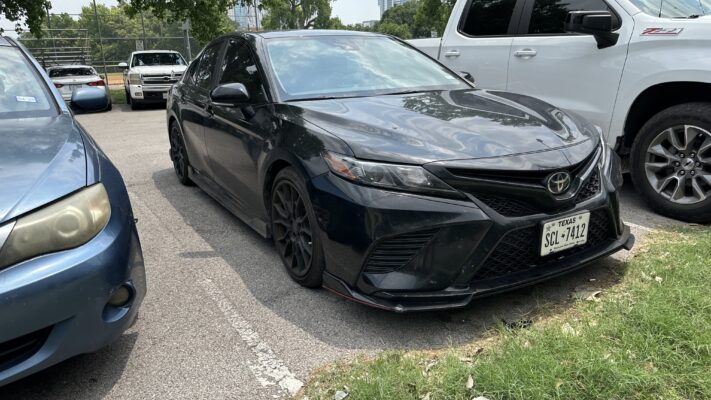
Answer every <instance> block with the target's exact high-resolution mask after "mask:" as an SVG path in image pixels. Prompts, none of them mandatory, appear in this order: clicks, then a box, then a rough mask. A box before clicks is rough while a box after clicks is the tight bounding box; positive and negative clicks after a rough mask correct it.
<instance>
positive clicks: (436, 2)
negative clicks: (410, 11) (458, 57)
mask: <svg viewBox="0 0 711 400" xmlns="http://www.w3.org/2000/svg"><path fill="white" fill-rule="evenodd" d="M454 3H456V0H420V7H419V8H418V9H417V14H416V15H415V24H416V25H418V26H421V27H422V28H423V29H424V30H426V31H428V32H433V31H434V32H437V35H439V36H442V34H443V33H444V28H446V27H447V21H449V15H450V14H451V13H452V8H453V7H454Z"/></svg>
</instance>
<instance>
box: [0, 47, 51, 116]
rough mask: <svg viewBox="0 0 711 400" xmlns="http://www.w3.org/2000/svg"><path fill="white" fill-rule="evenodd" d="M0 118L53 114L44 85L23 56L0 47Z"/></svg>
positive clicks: (15, 50)
mask: <svg viewBox="0 0 711 400" xmlns="http://www.w3.org/2000/svg"><path fill="white" fill-rule="evenodd" d="M0 60H1V62H0V119H5V118H33V117H46V116H51V115H56V114H57V110H56V109H55V107H54V102H53V101H52V99H51V97H50V93H49V90H48V89H47V85H45V84H44V82H42V80H41V79H42V78H41V77H40V75H39V74H38V73H37V70H35V68H34V67H33V66H32V65H31V64H30V63H29V61H28V60H27V59H26V58H25V57H24V55H23V54H22V53H21V52H20V51H19V50H18V49H16V48H14V47H0Z"/></svg>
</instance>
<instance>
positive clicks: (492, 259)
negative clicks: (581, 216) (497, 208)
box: [473, 210, 612, 281]
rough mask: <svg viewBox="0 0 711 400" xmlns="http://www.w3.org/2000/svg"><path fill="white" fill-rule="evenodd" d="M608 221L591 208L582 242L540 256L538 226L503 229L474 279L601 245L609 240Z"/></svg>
mask: <svg viewBox="0 0 711 400" xmlns="http://www.w3.org/2000/svg"><path fill="white" fill-rule="evenodd" d="M611 235H612V224H611V223H610V218H609V216H608V215H607V211H605V210H597V211H593V212H592V213H591V214H590V227H589V230H588V241H587V243H585V244H584V245H582V246H578V247H574V248H572V249H568V250H565V251H562V252H560V253H555V254H552V255H550V256H545V257H541V255H540V252H539V250H540V249H539V244H540V239H541V238H540V236H541V228H540V226H531V227H528V228H523V229H518V230H515V231H511V232H509V233H507V234H506V235H505V236H504V237H503V239H501V242H499V244H498V245H497V246H496V248H495V249H494V250H493V251H492V252H491V254H490V255H489V258H487V259H486V261H485V262H484V265H482V267H481V268H480V269H479V270H478V271H477V273H476V275H475V276H474V278H473V280H474V281H484V280H489V279H496V278H502V277H504V276H507V275H511V274H515V273H519V272H524V271H527V270H529V269H531V268H535V267H538V266H541V265H545V264H546V263H548V262H551V261H553V260H556V259H558V258H560V257H567V256H569V255H571V254H575V253H579V252H581V251H583V250H587V249H590V248H593V247H595V246H599V245H602V244H604V243H606V242H607V241H608V240H610V238H611Z"/></svg>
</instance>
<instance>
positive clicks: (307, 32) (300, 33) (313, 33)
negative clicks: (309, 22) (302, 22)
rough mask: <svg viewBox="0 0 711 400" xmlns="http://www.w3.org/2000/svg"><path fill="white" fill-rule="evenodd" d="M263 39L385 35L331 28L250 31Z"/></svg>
mask: <svg viewBox="0 0 711 400" xmlns="http://www.w3.org/2000/svg"><path fill="white" fill-rule="evenodd" d="M251 34H252V35H255V36H260V37H263V38H264V39H273V38H287V37H317V36H374V37H375V36H385V35H382V34H379V33H373V32H361V31H340V30H333V29H298V30H292V31H273V32H256V33H251Z"/></svg>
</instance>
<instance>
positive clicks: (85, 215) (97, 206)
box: [0, 183, 111, 268]
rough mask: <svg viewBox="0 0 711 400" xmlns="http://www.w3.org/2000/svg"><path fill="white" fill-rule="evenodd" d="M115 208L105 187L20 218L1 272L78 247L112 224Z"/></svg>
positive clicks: (0, 254) (1, 256) (0, 258)
mask: <svg viewBox="0 0 711 400" xmlns="http://www.w3.org/2000/svg"><path fill="white" fill-rule="evenodd" d="M110 216H111V204H110V203H109V196H108V194H107V193H106V189H105V188H104V185H102V184H101V183H99V184H96V185H94V186H91V187H88V188H86V189H83V190H81V191H79V192H77V193H74V194H72V195H70V196H69V197H67V198H65V199H62V200H60V201H58V202H56V203H54V204H52V205H50V206H47V207H45V208H42V209H40V210H38V211H36V212H33V213H31V214H29V215H26V216H24V217H21V218H19V219H18V220H17V221H16V222H15V226H14V227H13V228H12V231H11V232H10V235H9V236H8V237H7V240H6V241H5V245H4V246H3V247H2V249H0V268H2V267H7V266H9V265H12V264H15V263H17V262H19V261H23V260H27V259H29V258H32V257H36V256H39V255H42V254H47V253H52V252H56V251H60V250H66V249H71V248H74V247H78V246H80V245H82V244H84V243H86V242H88V241H89V240H91V239H92V238H94V236H96V235H97V234H98V233H99V232H101V230H102V229H104V227H105V226H106V224H107V223H108V222H109V217H110Z"/></svg>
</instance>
